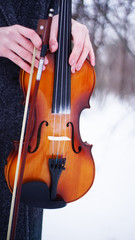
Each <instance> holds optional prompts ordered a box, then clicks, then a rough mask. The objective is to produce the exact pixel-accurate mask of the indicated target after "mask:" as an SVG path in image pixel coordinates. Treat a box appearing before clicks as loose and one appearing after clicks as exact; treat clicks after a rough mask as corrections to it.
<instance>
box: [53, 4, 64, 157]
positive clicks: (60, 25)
mask: <svg viewBox="0 0 135 240" xmlns="http://www.w3.org/2000/svg"><path fill="white" fill-rule="evenodd" d="M60 7H61V9H63V0H62V1H61V6H60ZM62 18H63V11H60V14H59V34H58V36H59V40H58V42H59V46H61V41H62V39H61V38H62ZM60 53H61V49H60V47H59V49H58V57H57V72H56V89H55V110H54V123H53V142H52V154H54V142H55V141H54V136H55V127H56V114H57V108H56V107H57V98H58V80H59V71H60V58H61V54H60Z"/></svg>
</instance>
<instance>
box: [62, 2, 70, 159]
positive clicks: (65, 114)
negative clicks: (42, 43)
mask: <svg viewBox="0 0 135 240" xmlns="http://www.w3.org/2000/svg"><path fill="white" fill-rule="evenodd" d="M67 3H68V1H66V30H65V39H66V41H65V59H66V64H65V89H64V90H65V91H64V94H65V107H64V109H65V112H64V125H65V136H66V135H67V134H66V122H67V112H68V111H67V110H68V109H67V88H68V86H67V80H68V79H67V78H68V76H67V74H68V73H67V71H68V67H67V64H68V63H67V61H68V27H69V26H68V14H67V13H68V8H67V5H68V4H67ZM65 145H66V141H65V140H64V142H63V147H62V155H64V149H65Z"/></svg>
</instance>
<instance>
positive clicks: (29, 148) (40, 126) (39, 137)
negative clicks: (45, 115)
mask: <svg viewBox="0 0 135 240" xmlns="http://www.w3.org/2000/svg"><path fill="white" fill-rule="evenodd" d="M43 123H45V124H46V127H47V126H48V122H47V121H42V122H41V123H40V125H39V128H38V134H37V144H36V147H35V149H34V150H33V151H31V146H30V145H29V146H28V152H29V153H34V152H36V151H37V150H38V147H39V144H40V139H41V129H42V126H43Z"/></svg>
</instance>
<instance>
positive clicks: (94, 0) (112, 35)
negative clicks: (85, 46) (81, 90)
mask: <svg viewBox="0 0 135 240" xmlns="http://www.w3.org/2000/svg"><path fill="white" fill-rule="evenodd" d="M73 17H74V18H75V19H76V20H78V21H80V22H82V23H84V24H86V25H87V27H88V29H89V32H90V36H91V41H92V43H93V47H94V50H95V55H96V73H97V84H96V88H97V89H98V90H107V91H114V92H115V93H118V94H120V95H121V96H125V95H130V94H134V92H135V67H134V66H135V44H134V39H135V27H134V21H135V0H125V1H123V0H87V1H86V0H74V1H73Z"/></svg>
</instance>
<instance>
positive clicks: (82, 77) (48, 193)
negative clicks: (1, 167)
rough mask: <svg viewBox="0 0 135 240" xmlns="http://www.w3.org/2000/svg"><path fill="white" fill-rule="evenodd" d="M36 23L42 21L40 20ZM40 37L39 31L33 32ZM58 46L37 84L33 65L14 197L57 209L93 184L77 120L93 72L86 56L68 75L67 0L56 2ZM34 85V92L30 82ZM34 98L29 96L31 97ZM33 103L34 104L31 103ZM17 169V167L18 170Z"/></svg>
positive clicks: (10, 162) (13, 158)
mask: <svg viewBox="0 0 135 240" xmlns="http://www.w3.org/2000/svg"><path fill="white" fill-rule="evenodd" d="M41 25H42V24H41ZM39 35H40V34H39ZM58 46H59V47H58V50H57V52H56V54H55V55H54V54H50V53H49V52H48V53H47V57H48V59H49V64H48V65H47V67H46V70H45V71H43V72H42V74H41V76H40V81H39V80H38V83H37V75H38V74H37V72H38V70H37V69H34V72H33V77H32V85H31V90H30V107H31V105H33V106H34V109H33V110H32V111H31V109H30V112H29V115H31V121H29V119H28V122H27V127H29V134H28V135H29V137H28V139H26V138H27V130H26V135H25V140H24V143H23V150H22V156H21V158H23V154H24V148H25V144H26V142H27V144H26V145H27V146H26V154H25V155H26V156H25V166H24V170H23V173H22V187H21V193H20V199H21V200H22V201H24V202H25V203H26V204H28V205H30V206H34V207H42V208H60V207H64V206H65V205H66V204H67V203H69V202H72V201H75V200H77V199H79V198H80V197H82V196H83V195H84V194H85V193H87V191H88V190H89V189H90V187H91V186H92V184H93V181H94V176H95V165H94V160H93V156H92V153H91V148H92V145H89V144H88V143H85V142H83V141H82V139H81V136H80V132H79V118H80V114H81V112H82V111H83V110H84V108H90V105H89V100H90V97H91V94H92V92H93V90H94V86H95V71H94V68H93V67H92V66H91V64H90V62H89V60H88V59H87V60H86V61H85V62H84V64H83V67H82V69H81V70H80V71H78V72H76V73H74V74H71V69H70V65H69V64H68V59H69V55H70V53H71V1H69V0H61V4H60V13H59V31H58ZM28 83H29V74H28V73H27V72H24V71H23V70H21V72H20V85H21V88H22V91H23V93H24V97H26V93H27V89H28ZM36 85H38V87H37V90H36V97H33V96H34V95H35V86H36ZM33 99H34V100H33ZM33 101H34V104H33V103H32V102H33ZM18 146H19V143H18V142H14V149H13V150H12V152H11V153H10V155H9V156H8V159H7V164H6V166H5V178H6V181H7V184H8V187H9V189H10V191H11V192H13V186H14V179H15V171H16V165H17V158H18V148H19V147H18ZM20 171H21V170H20Z"/></svg>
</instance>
